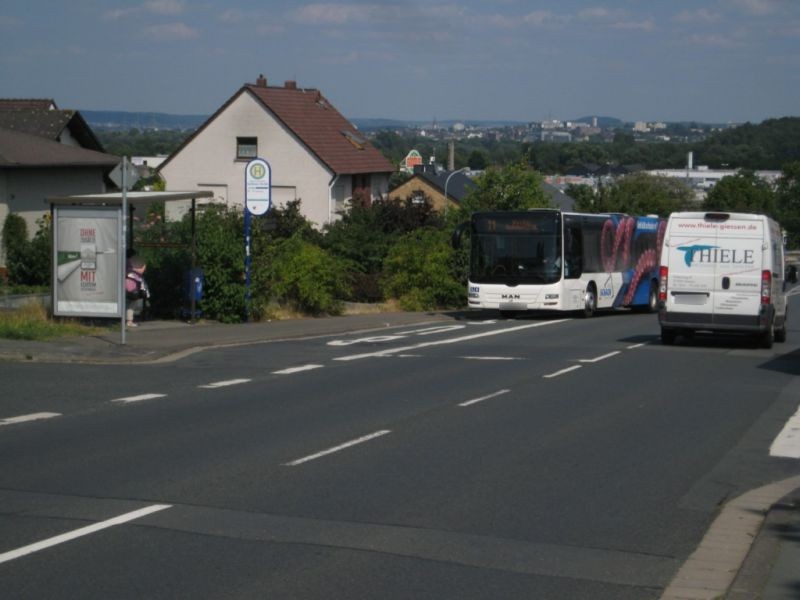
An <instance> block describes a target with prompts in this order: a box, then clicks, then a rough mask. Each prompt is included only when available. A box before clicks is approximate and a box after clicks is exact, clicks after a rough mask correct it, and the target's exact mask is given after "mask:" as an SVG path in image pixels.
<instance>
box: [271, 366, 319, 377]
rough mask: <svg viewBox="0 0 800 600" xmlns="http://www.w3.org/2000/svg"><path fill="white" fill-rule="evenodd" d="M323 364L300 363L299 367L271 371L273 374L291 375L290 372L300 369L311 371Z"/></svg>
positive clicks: (299, 370) (297, 371)
mask: <svg viewBox="0 0 800 600" xmlns="http://www.w3.org/2000/svg"><path fill="white" fill-rule="evenodd" d="M323 366H325V365H302V366H300V367H289V368H288V369H281V370H280V371H273V372H272V374H273V375H291V374H292V373H300V372H302V371H311V370H313V369H321V368H322V367H323Z"/></svg>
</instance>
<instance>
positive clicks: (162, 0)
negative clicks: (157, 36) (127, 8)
mask: <svg viewBox="0 0 800 600" xmlns="http://www.w3.org/2000/svg"><path fill="white" fill-rule="evenodd" d="M142 6H143V7H144V9H145V10H147V11H148V12H151V13H155V14H157V15H179V14H181V13H182V12H183V1H182V0H147V2H145V3H144V4H143V5H142Z"/></svg>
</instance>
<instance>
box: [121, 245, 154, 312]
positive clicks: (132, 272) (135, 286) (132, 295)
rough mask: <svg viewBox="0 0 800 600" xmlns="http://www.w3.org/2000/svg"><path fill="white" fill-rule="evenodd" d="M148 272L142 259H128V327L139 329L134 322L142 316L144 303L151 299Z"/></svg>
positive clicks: (126, 281)
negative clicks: (145, 276)
mask: <svg viewBox="0 0 800 600" xmlns="http://www.w3.org/2000/svg"><path fill="white" fill-rule="evenodd" d="M146 270H147V265H146V264H145V262H144V261H143V260H142V259H141V258H140V257H138V256H132V257H130V258H129V259H128V265H127V269H126V271H127V272H126V274H125V300H126V311H125V321H126V324H127V326H128V327H138V324H137V323H135V322H134V320H133V318H134V315H141V314H142V310H143V309H144V301H145V299H146V298H149V297H150V288H148V287H147V282H146V281H145V279H144V272H145V271H146Z"/></svg>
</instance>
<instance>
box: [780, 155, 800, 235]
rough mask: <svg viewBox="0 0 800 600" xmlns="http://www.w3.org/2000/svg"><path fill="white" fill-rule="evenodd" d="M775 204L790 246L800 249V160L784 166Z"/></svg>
mask: <svg viewBox="0 0 800 600" xmlns="http://www.w3.org/2000/svg"><path fill="white" fill-rule="evenodd" d="M775 204H776V213H777V216H778V220H779V222H780V224H781V225H782V226H783V228H784V229H786V233H787V235H788V238H789V239H788V246H789V247H790V248H800V160H797V161H793V162H790V163H788V164H786V165H784V167H783V172H782V174H781V177H780V179H778V186H777V191H776V193H775Z"/></svg>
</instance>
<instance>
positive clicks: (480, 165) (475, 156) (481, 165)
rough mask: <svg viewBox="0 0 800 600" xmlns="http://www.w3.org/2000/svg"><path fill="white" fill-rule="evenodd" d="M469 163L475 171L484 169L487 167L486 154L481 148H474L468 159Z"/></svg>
mask: <svg viewBox="0 0 800 600" xmlns="http://www.w3.org/2000/svg"><path fill="white" fill-rule="evenodd" d="M467 165H469V168H470V169H472V170H473V171H483V170H484V169H485V168H486V165H487V161H486V155H485V154H484V153H483V152H481V151H480V150H473V151H472V152H470V154H469V158H468V159H467Z"/></svg>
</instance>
